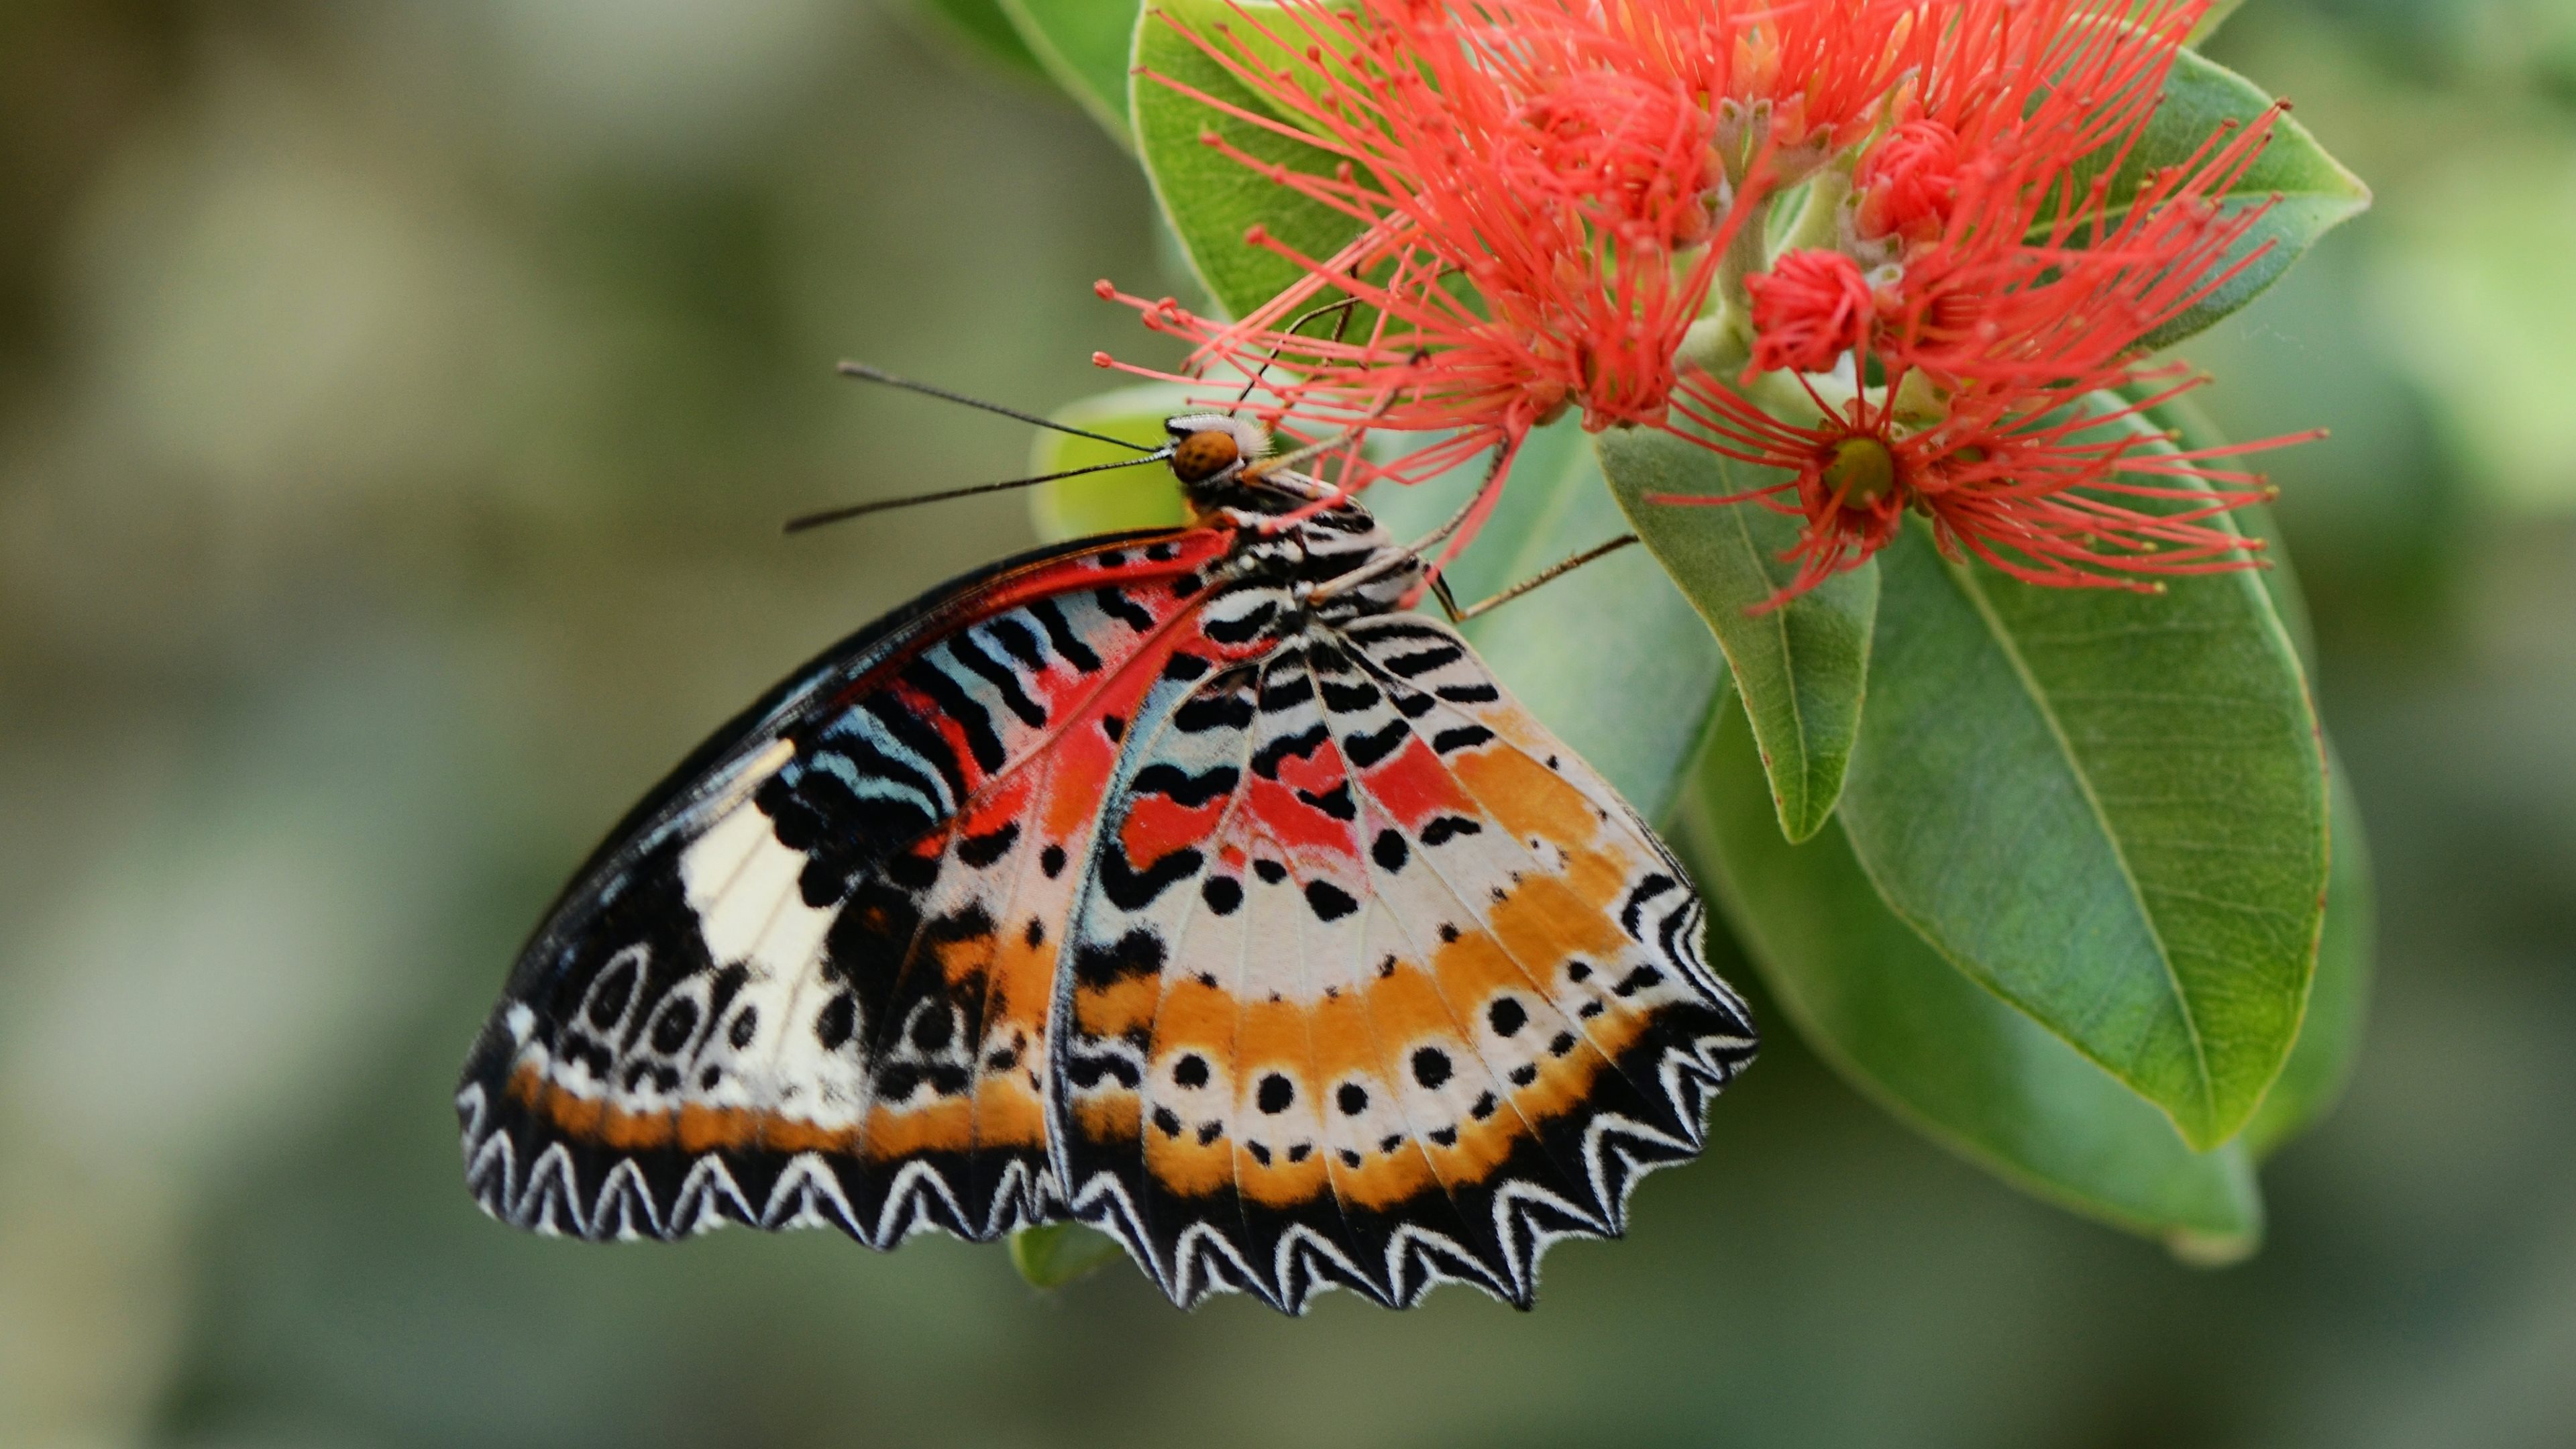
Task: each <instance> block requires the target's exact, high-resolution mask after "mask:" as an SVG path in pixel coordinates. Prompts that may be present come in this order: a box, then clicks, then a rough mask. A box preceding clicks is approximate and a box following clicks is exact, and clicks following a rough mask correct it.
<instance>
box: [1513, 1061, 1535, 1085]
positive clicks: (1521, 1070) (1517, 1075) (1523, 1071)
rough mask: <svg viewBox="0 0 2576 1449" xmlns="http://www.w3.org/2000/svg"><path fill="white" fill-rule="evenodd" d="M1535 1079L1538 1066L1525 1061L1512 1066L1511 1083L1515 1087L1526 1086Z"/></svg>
mask: <svg viewBox="0 0 2576 1449" xmlns="http://www.w3.org/2000/svg"><path fill="white" fill-rule="evenodd" d="M1537 1080H1538V1068H1537V1067H1535V1066H1532V1065H1530V1064H1529V1063H1527V1062H1523V1063H1521V1064H1520V1065H1519V1066H1517V1067H1514V1068H1512V1085H1513V1086H1515V1087H1526V1086H1528V1085H1529V1084H1530V1083H1532V1082H1535V1081H1537Z"/></svg>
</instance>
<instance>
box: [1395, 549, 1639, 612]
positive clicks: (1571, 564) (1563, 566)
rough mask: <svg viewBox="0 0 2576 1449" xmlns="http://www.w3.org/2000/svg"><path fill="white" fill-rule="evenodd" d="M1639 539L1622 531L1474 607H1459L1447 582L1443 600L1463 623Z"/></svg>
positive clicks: (1444, 587)
mask: <svg viewBox="0 0 2576 1449" xmlns="http://www.w3.org/2000/svg"><path fill="white" fill-rule="evenodd" d="M1636 541H1637V535H1635V534H1633V533H1623V534H1621V535H1619V536H1618V537H1617V538H1614V539H1612V540H1610V541H1609V542H1608V543H1605V544H1601V545H1599V546H1597V547H1594V548H1587V549H1585V550H1584V551H1583V552H1581V553H1578V554H1576V555H1575V556H1574V557H1572V558H1570V559H1567V560H1565V561H1564V562H1562V563H1558V564H1551V565H1550V566H1548V567H1546V568H1543V569H1541V570H1539V571H1538V572H1537V573H1534V574H1532V575H1530V576H1529V577H1528V578H1525V579H1523V580H1521V581H1520V582H1519V583H1517V584H1514V585H1512V586H1511V587H1510V588H1508V589H1505V590H1503V591H1502V592H1501V593H1499V594H1496V595H1494V596H1493V597H1492V598H1490V599H1487V600H1485V601H1484V602H1483V603H1481V604H1478V605H1476V606H1474V607H1473V608H1469V609H1463V610H1462V609H1460V608H1458V607H1457V602H1456V601H1455V600H1453V599H1451V598H1450V597H1449V594H1448V589H1447V587H1446V586H1445V585H1443V586H1441V593H1440V601H1441V603H1442V604H1443V605H1444V606H1446V607H1447V608H1448V610H1449V616H1450V618H1451V619H1453V620H1455V621H1456V622H1458V623H1461V624H1464V623H1466V622H1467V621H1468V620H1470V619H1472V618H1475V617H1476V616H1477V615H1479V614H1484V613H1489V612H1491V611H1493V610H1495V609H1499V608H1501V607H1502V606H1503V605H1505V604H1508V603H1510V602H1511V601H1512V600H1514V599H1517V598H1519V597H1520V596H1521V595H1523V594H1526V593H1528V592H1529V591H1531V590H1532V589H1535V588H1538V587H1540V586H1541V585H1543V584H1552V583H1554V582H1556V581H1557V580H1558V579H1561V578H1563V577H1565V576H1566V575H1567V574H1570V573H1572V572H1574V571H1575V570H1576V569H1579V568H1581V567H1583V566H1584V565H1585V564H1588V563H1591V562H1592V561H1593V560H1595V559H1601V558H1607V557H1609V556H1610V555H1612V554H1614V553H1617V552H1618V551H1619V550H1621V549H1623V548H1626V547H1627V546H1628V545H1630V544H1632V543H1635V542H1636Z"/></svg>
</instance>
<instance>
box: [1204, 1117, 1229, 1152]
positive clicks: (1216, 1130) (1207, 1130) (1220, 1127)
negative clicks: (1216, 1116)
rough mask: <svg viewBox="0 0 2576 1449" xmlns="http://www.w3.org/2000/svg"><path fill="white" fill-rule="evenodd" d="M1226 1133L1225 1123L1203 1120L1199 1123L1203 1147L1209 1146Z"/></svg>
mask: <svg viewBox="0 0 2576 1449" xmlns="http://www.w3.org/2000/svg"><path fill="white" fill-rule="evenodd" d="M1224 1135H1225V1124H1224V1123H1222V1122H1201V1123H1200V1124H1199V1145H1200V1146H1201V1147H1205V1146H1207V1145H1208V1144H1209V1143H1211V1142H1214V1141H1215V1140H1217V1139H1218V1138H1220V1137H1223V1136H1224Z"/></svg>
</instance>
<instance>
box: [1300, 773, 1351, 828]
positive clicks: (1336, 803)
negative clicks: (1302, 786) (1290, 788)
mask: <svg viewBox="0 0 2576 1449" xmlns="http://www.w3.org/2000/svg"><path fill="white" fill-rule="evenodd" d="M1297 798H1298V799H1299V800H1301V801H1303V802H1305V803H1306V804H1308V805H1311V806H1313V807H1314V808H1315V809H1317V810H1320V811H1322V812H1323V813H1324V814H1325V815H1327V816H1329V817H1331V818H1332V819H1335V820H1356V819H1358V818H1359V814H1360V807H1359V805H1358V804H1357V803H1356V802H1355V801H1353V800H1352V799H1351V782H1350V781H1348V780H1344V781H1342V782H1341V783H1340V784H1338V785H1335V786H1334V787H1333V788H1331V789H1330V790H1327V791H1325V792H1324V793H1323V794H1321V795H1317V794H1314V793H1313V792H1311V791H1307V790H1300V791H1298V792H1297Z"/></svg>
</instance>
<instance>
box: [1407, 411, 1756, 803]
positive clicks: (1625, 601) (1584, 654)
mask: <svg viewBox="0 0 2576 1449" xmlns="http://www.w3.org/2000/svg"><path fill="white" fill-rule="evenodd" d="M1483 476H1484V463H1483V462H1482V461H1481V460H1479V461H1477V462H1473V463H1470V464H1468V465H1467V466H1465V467H1462V468H1459V469H1457V470H1456V471H1455V472H1453V473H1451V474H1449V475H1448V476H1446V477H1443V478H1439V479H1435V480H1432V481H1431V482H1427V483H1423V484H1419V485H1416V486H1414V487H1411V488H1391V487H1389V488H1380V489H1378V490H1376V491H1375V492H1372V493H1371V494H1370V495H1369V497H1368V503H1369V505H1370V507H1371V508H1373V509H1375V510H1377V512H1378V516H1379V518H1380V519H1381V520H1382V521H1383V522H1385V524H1386V525H1387V527H1388V529H1389V530H1390V531H1392V532H1393V533H1394V534H1395V536H1396V537H1398V538H1400V539H1409V538H1415V537H1419V536H1421V535H1422V534H1425V533H1428V532H1430V531H1431V530H1432V529H1433V528H1435V527H1437V526H1438V525H1439V523H1440V522H1441V520H1443V519H1445V518H1447V517H1448V516H1449V514H1450V513H1451V511H1452V510H1454V509H1455V508H1456V507H1457V506H1458V504H1459V503H1460V502H1462V501H1464V500H1465V499H1466V498H1467V497H1468V495H1469V494H1470V493H1472V492H1473V490H1474V489H1475V487H1476V485H1477V483H1478V482H1479V481H1481V480H1482V478H1483ZM1627 531H1628V524H1627V520H1626V519H1625V518H1624V517H1623V516H1622V515H1621V513H1620V511H1619V505H1618V502H1617V501H1616V500H1615V499H1613V498H1612V497H1611V496H1610V490H1609V488H1608V487H1607V486H1606V485H1605V484H1604V483H1603V481H1602V477H1601V468H1600V465H1599V463H1598V462H1597V461H1596V460H1595V458H1594V456H1593V450H1592V448H1591V446H1590V440H1589V439H1588V438H1587V437H1586V436H1585V435H1584V433H1583V431H1582V429H1581V428H1580V427H1579V426H1578V425H1577V423H1576V422H1575V420H1573V419H1571V418H1569V419H1566V420H1565V421H1562V422H1559V423H1556V424H1554V425H1552V426H1549V427H1546V428H1541V429H1539V430H1538V431H1537V432H1535V433H1532V434H1531V435H1530V437H1529V440H1528V441H1527V442H1526V443H1525V444H1523V445H1522V449H1521V455H1520V457H1519V459H1518V460H1517V461H1516V462H1515V464H1514V465H1513V468H1512V477H1511V483H1510V486H1509V487H1508V488H1506V489H1505V490H1504V493H1503V497H1502V501H1501V503H1500V504H1499V505H1498V506H1497V507H1496V508H1495V511H1494V515H1493V517H1492V518H1491V519H1489V520H1488V521H1487V522H1486V524H1485V527H1484V530H1483V531H1482V532H1481V533H1479V534H1478V535H1477V537H1476V542H1475V545H1474V547H1472V548H1470V549H1469V550H1468V551H1467V553H1466V554H1465V555H1464V556H1463V557H1462V558H1460V559H1459V561H1458V562H1457V564H1456V565H1454V566H1453V567H1452V568H1451V569H1450V571H1449V584H1450V587H1451V589H1452V590H1453V591H1455V593H1456V594H1457V596H1458V601H1459V603H1460V604H1462V605H1472V604H1474V603H1475V602H1476V601H1477V600H1479V599H1482V598H1486V597H1489V596H1491V595H1492V594H1494V593H1497V592H1499V591H1501V590H1502V589H1504V588H1506V587H1508V586H1510V585H1512V584H1514V583H1517V582H1519V581H1520V580H1522V579H1525V578H1528V577H1530V576H1531V575H1533V574H1535V573H1537V572H1538V571H1539V570H1541V569H1543V568H1546V567H1547V566H1548V565H1550V564H1553V563H1556V562H1557V561H1559V560H1561V559H1565V558H1569V557H1571V556H1573V555H1574V554H1577V553H1580V552H1582V551H1583V550H1585V549H1587V548H1590V547H1592V546H1593V545H1595V544H1599V543H1603V542H1606V541H1608V540H1610V539H1613V538H1616V537H1618V536H1619V535H1620V534H1622V533H1625V532H1627ZM1431 607H1434V608H1436V607H1437V606H1436V605H1433V606H1431ZM1465 632H1466V635H1467V638H1468V640H1469V641H1470V642H1471V643H1473V644H1474V645H1475V646H1476V652H1477V653H1478V654H1479V655H1481V656H1483V658H1484V660H1485V662H1486V663H1487V664H1488V665H1490V666H1492V668H1493V670H1494V674H1495V676H1496V677H1497V678H1499V679H1501V680H1502V682H1503V684H1504V686H1505V687H1506V688H1508V689H1510V690H1511V692H1512V696H1513V697H1514V698H1515V699H1518V700H1519V701H1520V702H1521V703H1522V704H1523V705H1525V706H1527V707H1528V708H1529V710H1530V711H1531V712H1532V713H1534V714H1536V715H1537V716H1538V717H1539V718H1540V719H1541V720H1543V721H1545V722H1546V723H1547V726H1548V728H1550V729H1552V730H1554V731H1555V732H1556V733H1557V735H1558V737H1559V738H1561V739H1563V740H1564V741H1565V743H1566V744H1567V745H1568V746H1570V747H1572V748H1573V750H1574V751H1575V753H1577V754H1579V755H1581V756H1582V757H1583V758H1584V759H1585V760H1587V761H1590V762H1591V764H1592V767H1593V768H1594V769H1596V770H1599V771H1600V772H1601V773H1602V775H1603V777H1604V778H1606V779H1608V780H1609V781H1610V783H1611V784H1612V785H1613V786H1615V787H1616V788H1617V789H1618V791H1619V793H1620V794H1621V795H1623V796H1625V797H1627V800H1628V803H1630V804H1631V805H1634V806H1636V807H1637V809H1638V811H1639V812H1640V813H1642V814H1644V815H1645V816H1646V817H1647V818H1648V819H1659V818H1661V817H1662V816H1663V814H1664V813H1665V812H1666V811H1667V810H1668V809H1669V808H1670V806H1671V804H1672V802H1673V800H1674V799H1675V798H1676V796H1677V794H1678V792H1679V789H1680V784H1681V781H1682V779H1683V778H1684V776H1685V775H1686V773H1687V772H1688V770H1689V768H1690V766H1691V761H1692V758H1693V756H1694V754H1695V752H1696V750H1697V748H1698V744H1699V739H1700V736H1701V733H1702V731H1703V730H1705V729H1706V727H1707V721H1708V713H1709V707H1710V704H1711V702H1712V701H1713V700H1715V699H1716V697H1717V695H1718V693H1719V691H1720V690H1722V689H1723V687H1724V685H1725V680H1726V661H1725V659H1724V657H1723V656H1722V655H1720V654H1719V653H1718V650H1717V646H1716V644H1715V643H1714V642H1713V641H1712V640H1711V639H1710V638H1709V634H1708V630H1707V628H1706V627H1705V626H1703V625H1702V624H1701V623H1700V621H1699V616H1698V615H1697V614H1695V613H1693V612H1692V610H1691V605H1690V602H1689V601H1688V600H1687V599H1685V598H1683V597H1682V595H1681V593H1680V591H1678V590H1677V589H1675V588H1674V587H1673V584H1672V581H1671V579H1670V578H1668V577H1667V576H1666V575H1665V573H1664V571H1663V570H1662V569H1661V568H1660V567H1658V566H1657V565H1656V563H1655V560H1654V559H1653V558H1651V557H1649V556H1648V555H1647V554H1646V552H1645V550H1643V549H1635V548H1631V549H1627V550H1624V551H1622V552H1620V553H1615V554H1612V555H1610V556H1609V557H1607V558H1604V559H1601V560H1599V561H1598V562H1595V563H1591V564H1587V565H1585V566H1584V567H1582V568H1580V569H1578V570H1576V571H1575V572H1573V573H1571V574H1569V575H1567V576H1565V577H1563V578H1560V579H1557V580H1555V581H1554V582H1551V583H1549V584H1547V585H1546V586H1545V587H1543V588H1540V589H1538V590H1535V591H1533V592H1532V593H1530V594H1528V595H1525V596H1523V597H1521V598H1518V599H1514V600H1513V601H1511V602H1510V603H1508V604H1505V605H1503V606H1502V607H1500V608H1498V609H1495V610H1494V611H1493V612H1492V613H1489V614H1486V615H1484V616H1482V617H1480V618H1477V619H1475V620H1473V621H1472V622H1470V623H1469V624H1468V625H1467V627H1466V631H1465Z"/></svg>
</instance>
